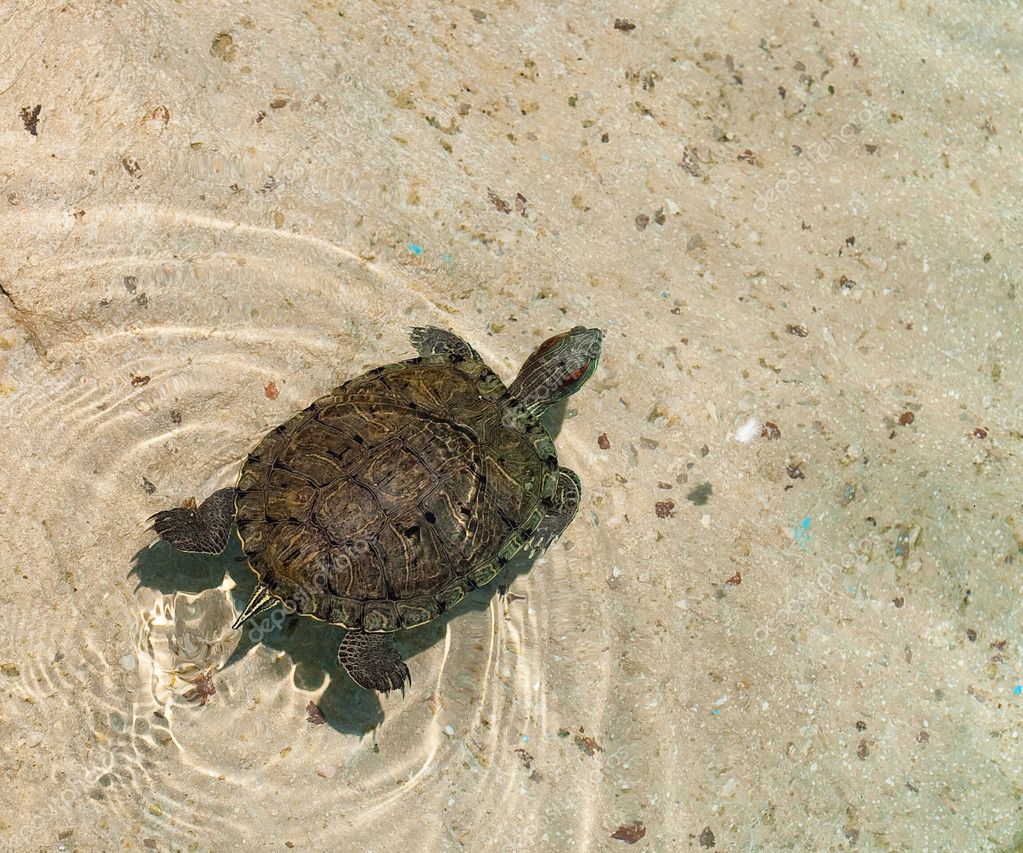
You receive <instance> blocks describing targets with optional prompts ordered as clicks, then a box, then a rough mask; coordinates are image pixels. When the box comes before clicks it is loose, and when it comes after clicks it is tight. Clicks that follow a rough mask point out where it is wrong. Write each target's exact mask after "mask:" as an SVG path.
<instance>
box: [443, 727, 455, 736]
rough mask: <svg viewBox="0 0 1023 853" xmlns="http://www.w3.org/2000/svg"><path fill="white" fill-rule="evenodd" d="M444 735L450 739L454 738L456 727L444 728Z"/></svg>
mask: <svg viewBox="0 0 1023 853" xmlns="http://www.w3.org/2000/svg"><path fill="white" fill-rule="evenodd" d="M444 734H446V735H447V736H448V737H454V735H455V727H454V726H451V725H448V726H444Z"/></svg>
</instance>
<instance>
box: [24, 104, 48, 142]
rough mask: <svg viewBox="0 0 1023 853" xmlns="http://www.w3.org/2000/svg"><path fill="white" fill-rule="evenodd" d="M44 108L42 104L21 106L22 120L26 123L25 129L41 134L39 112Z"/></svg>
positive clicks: (34, 134)
mask: <svg viewBox="0 0 1023 853" xmlns="http://www.w3.org/2000/svg"><path fill="white" fill-rule="evenodd" d="M42 108H43V107H42V104H36V105H35V106H34V107H22V108H21V122H22V124H24V125H25V130H27V131H28V132H29V133H31V134H32V135H33V136H38V135H39V113H40V111H41V110H42Z"/></svg>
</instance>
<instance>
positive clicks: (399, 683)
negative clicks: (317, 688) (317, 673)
mask: <svg viewBox="0 0 1023 853" xmlns="http://www.w3.org/2000/svg"><path fill="white" fill-rule="evenodd" d="M337 659H338V662H339V663H340V664H341V666H343V667H344V668H345V670H346V671H347V672H348V674H349V675H350V676H351V677H352V681H354V682H355V683H356V684H358V685H359V686H360V687H365V688H366V689H367V690H376V691H377V692H378V693H384V694H387V693H390V692H391V691H392V690H401V695H402V697H404V696H405V688H406V687H411V686H412V675H411V674H410V673H409V671H408V667H407V666H406V665H405V661H403V660H402V659H401V655H400V654H398V650H397V649H396V648H395V647H394V643H393V642H392V641H391V638H390V636H389V635H387V634H367V633H365V632H364V631H349V632H348V633H347V634H346V635H345V638H344V639H343V640H342V641H341V645H340V646H338V649H337Z"/></svg>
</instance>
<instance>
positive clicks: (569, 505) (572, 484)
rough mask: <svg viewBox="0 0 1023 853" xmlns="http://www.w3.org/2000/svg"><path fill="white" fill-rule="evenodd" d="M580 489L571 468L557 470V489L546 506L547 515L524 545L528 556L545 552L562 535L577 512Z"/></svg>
mask: <svg viewBox="0 0 1023 853" xmlns="http://www.w3.org/2000/svg"><path fill="white" fill-rule="evenodd" d="M581 498H582V487H581V485H580V483H579V475H578V474H576V473H575V471H573V470H572V469H571V468H559V469H558V487H557V489H556V490H555V492H554V494H553V495H551V499H550V501H549V502H548V504H547V515H545V516H544V517H543V519H541V521H540V524H539V526H538V527H537V528H536V531H535V532H534V533H533V535H532V536H531V537H530V539H529V542H527V543H526V549H527V550H528V551H529V552H530V554H535V553H537V552H539V551H546V550H547V549H548V548H549V547H550V546H551V544H552V543H553V542H554V540H555V539H557V538H558V537H559V536H561V534H562V533H564V531H565V528H566V527H568V525H569V524H571V523H572V519H573V518H575V514H576V513H577V512H578V511H579V501H580V500H581Z"/></svg>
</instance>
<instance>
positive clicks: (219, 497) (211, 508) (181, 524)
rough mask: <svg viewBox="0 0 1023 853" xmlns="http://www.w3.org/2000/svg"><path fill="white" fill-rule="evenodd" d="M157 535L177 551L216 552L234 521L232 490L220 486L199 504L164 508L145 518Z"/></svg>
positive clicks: (220, 549) (218, 550)
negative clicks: (151, 523)
mask: <svg viewBox="0 0 1023 853" xmlns="http://www.w3.org/2000/svg"><path fill="white" fill-rule="evenodd" d="M149 520H150V521H151V522H153V525H152V527H150V528H149V529H150V530H155V531H156V532H157V533H158V534H159V535H160V538H161V539H163V540H164V541H165V542H169V543H170V545H171V546H172V547H174V548H177V549H178V550H179V551H188V552H190V553H194V554H219V553H221V552H222V551H223V550H224V548H225V547H226V546H227V537H228V535H229V534H230V532H231V525H232V524H233V523H234V489H220V490H219V491H216V492H214V493H213V494H212V495H210V496H209V497H208V498H206V500H204V501H203V502H202V503H201V504H199V506H197V507H196V506H190V507H175V508H174V509H164V510H161V511H160V512H158V513H156V515H152V516H150V517H149Z"/></svg>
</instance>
